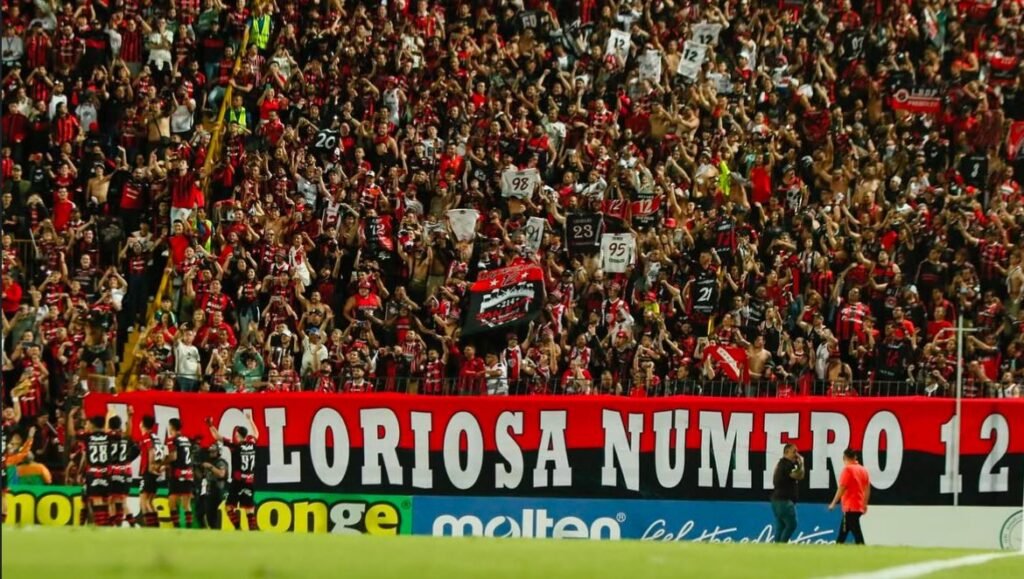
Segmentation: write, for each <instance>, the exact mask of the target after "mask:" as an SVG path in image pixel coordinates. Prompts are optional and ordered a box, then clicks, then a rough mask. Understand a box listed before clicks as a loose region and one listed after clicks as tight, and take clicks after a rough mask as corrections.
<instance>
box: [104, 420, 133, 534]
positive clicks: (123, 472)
mask: <svg viewBox="0 0 1024 579" xmlns="http://www.w3.org/2000/svg"><path fill="white" fill-rule="evenodd" d="M107 426H108V427H109V432H108V434H109V436H110V452H109V456H110V468H109V479H110V493H109V494H108V499H109V508H110V525H111V526H112V527H120V526H121V523H122V522H124V521H125V518H126V510H125V501H126V500H127V499H128V488H129V485H130V484H131V483H130V481H131V480H132V467H131V463H132V461H133V460H135V450H136V449H135V444H134V443H132V438H131V436H132V408H131V406H129V407H128V426H127V428H125V429H124V432H122V431H121V417H120V416H111V417H110V419H109V420H108V421H107ZM127 518H128V519H129V520H128V523H129V524H131V523H132V522H133V521H132V520H131V519H134V517H132V516H131V515H128V517H127Z"/></svg>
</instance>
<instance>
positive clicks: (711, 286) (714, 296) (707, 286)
mask: <svg viewBox="0 0 1024 579" xmlns="http://www.w3.org/2000/svg"><path fill="white" fill-rule="evenodd" d="M692 295H693V311H695V312H698V313H701V314H712V313H714V311H715V310H716V309H717V308H718V273H717V272H716V271H715V270H714V269H712V268H708V269H705V270H702V271H700V272H698V273H697V276H696V277H695V278H694V280H693V294H692Z"/></svg>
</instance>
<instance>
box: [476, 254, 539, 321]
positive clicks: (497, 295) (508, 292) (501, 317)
mask: <svg viewBox="0 0 1024 579" xmlns="http://www.w3.org/2000/svg"><path fill="white" fill-rule="evenodd" d="M543 305H544V272H543V271H542V270H541V269H540V268H539V267H537V266H536V265H521V266H513V267H506V268H502V269H496V270H492V271H485V272H482V273H481V274H480V277H479V278H477V280H476V281H475V282H473V285H471V286H470V287H469V304H468V306H467V307H466V318H465V320H464V322H463V324H462V335H463V336H470V335H473V334H479V333H483V332H489V331H491V330H498V329H501V328H506V327H509V326H516V325H519V324H524V323H527V322H529V321H531V320H533V319H534V318H536V317H537V314H539V313H540V310H541V308H542V307H543Z"/></svg>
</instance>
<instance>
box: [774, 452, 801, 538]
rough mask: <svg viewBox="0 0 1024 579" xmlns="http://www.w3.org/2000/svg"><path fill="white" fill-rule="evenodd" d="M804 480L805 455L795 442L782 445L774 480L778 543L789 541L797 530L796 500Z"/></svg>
mask: <svg viewBox="0 0 1024 579" xmlns="http://www.w3.org/2000/svg"><path fill="white" fill-rule="evenodd" d="M802 480H804V457H802V456H800V453H799V452H797V451H796V445H795V444H787V445H786V446H784V447H782V458H780V459H779V463H778V464H776V465H775V475H774V476H772V481H773V482H774V483H775V490H774V491H773V492H772V513H774V514H775V526H776V528H777V529H778V532H777V533H776V535H775V542H776V543H788V542H789V540H790V539H791V538H792V537H793V533H795V532H796V500H797V498H799V494H800V481H802Z"/></svg>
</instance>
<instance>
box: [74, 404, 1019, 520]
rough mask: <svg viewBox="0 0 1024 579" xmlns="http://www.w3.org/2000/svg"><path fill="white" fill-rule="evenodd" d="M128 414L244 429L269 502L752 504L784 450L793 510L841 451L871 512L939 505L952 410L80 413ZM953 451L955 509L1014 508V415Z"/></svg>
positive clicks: (967, 421)
mask: <svg viewBox="0 0 1024 579" xmlns="http://www.w3.org/2000/svg"><path fill="white" fill-rule="evenodd" d="M108 405H110V406H108ZM128 405H131V406H132V407H133V408H134V418H135V419H136V420H140V419H141V417H142V416H145V415H152V416H154V417H155V418H156V421H157V423H158V425H159V426H158V428H159V432H160V434H163V432H164V429H165V425H166V423H167V421H168V420H169V419H171V418H180V419H181V421H182V428H183V431H184V432H185V434H186V435H188V436H191V437H197V438H199V439H200V440H201V441H202V442H203V443H205V444H208V443H210V442H211V441H212V439H211V437H210V435H209V432H208V431H207V428H206V426H205V424H204V421H205V419H206V418H207V417H211V418H212V419H213V421H214V424H215V425H217V426H218V428H219V430H220V432H222V433H230V432H231V431H232V429H233V428H234V427H236V426H244V425H246V424H247V420H246V418H245V414H250V415H251V416H252V418H253V420H254V422H255V424H256V426H257V428H258V429H259V432H260V438H259V448H258V453H257V463H258V468H257V484H258V488H262V489H265V490H272V491H305V492H316V491H324V490H328V489H331V490H334V491H339V490H341V491H344V492H360V493H363V492H365V493H405V494H409V493H422V494H467V495H484V496H486V495H505V496H575V497H621V498H698V499H730V500H765V499H766V497H767V496H768V491H769V490H770V489H771V486H772V470H773V468H774V465H775V462H776V461H777V460H778V457H779V456H780V455H781V451H782V445H783V444H784V443H786V442H793V443H795V444H796V445H797V446H798V448H799V449H800V451H801V453H803V454H804V455H805V457H806V459H807V463H808V476H807V483H806V484H805V485H804V487H803V488H802V489H801V499H803V500H805V501H821V502H824V501H827V500H828V499H829V498H831V493H833V492H834V490H835V482H836V476H837V473H838V471H839V469H841V468H842V451H843V449H845V448H847V447H852V448H854V449H857V450H858V451H859V452H861V453H862V456H863V459H862V461H863V463H864V465H865V466H866V467H867V468H868V470H869V472H870V473H871V475H872V480H873V482H874V486H875V489H876V491H875V493H873V494H872V502H878V503H887V504H950V503H951V501H952V492H953V477H952V472H953V470H952V469H953V464H954V459H955V452H956V448H957V446H956V444H955V442H954V441H955V440H956V421H955V420H954V419H953V414H954V402H953V400H950V399H937V398H873V399H872V398H859V399H849V398H847V399H832V398H828V399H826V398H787V399H744V398H711V397H672V398H652V399H629V398H622V397H604V396H587V397H583V396H537V397H478V398H466V397H463V398H445V397H427V396H409V395H388V394H367V395H320V394H312V393H302V394H238V395H228V394H222V395H218V394H208V395H199V394H174V393H151V392H145V393H132V394H123V395H120V396H108V395H99V394H93V395H89V396H87V397H86V402H85V407H86V411H87V414H88V415H89V416H100V415H103V414H105V413H106V412H107V411H108V408H109V409H111V410H113V411H115V412H116V413H118V414H120V415H122V416H127V407H128ZM136 426H137V425H136ZM133 432H136V433H137V432H138V428H134V429H133ZM959 448H960V453H961V456H960V468H961V483H960V484H961V486H962V490H961V495H960V500H961V504H974V505H1013V504H1016V503H1018V502H1019V501H1020V497H1021V493H1022V491H1024V488H1022V482H1024V400H1005V399H1004V400H965V401H964V402H963V414H962V418H961V436H960V445H959Z"/></svg>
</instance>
